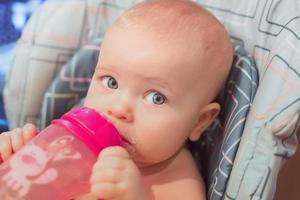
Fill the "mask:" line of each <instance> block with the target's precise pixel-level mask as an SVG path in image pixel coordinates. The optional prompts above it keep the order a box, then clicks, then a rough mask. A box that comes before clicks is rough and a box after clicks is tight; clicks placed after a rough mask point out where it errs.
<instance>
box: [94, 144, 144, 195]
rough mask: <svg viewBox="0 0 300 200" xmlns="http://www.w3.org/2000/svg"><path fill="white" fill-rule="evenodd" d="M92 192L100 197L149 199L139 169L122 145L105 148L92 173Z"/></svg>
mask: <svg viewBox="0 0 300 200" xmlns="http://www.w3.org/2000/svg"><path fill="white" fill-rule="evenodd" d="M90 182H91V193H92V194H93V195H95V196H97V197H98V198H100V199H105V200H111V199H118V200H121V199H122V200H140V199H143V200H144V199H148V198H147V197H146V192H145V189H144V187H143V183H142V180H141V175H140V172H139V169H138V168H137V166H136V165H135V164H134V162H133V161H132V160H131V159H130V156H129V154H128V152H127V151H126V150H125V149H124V148H122V147H109V148H106V149H104V150H103V151H102V152H101V153H100V154H99V157H98V160H97V162H96V163H95V165H94V167H93V171H92V175H91V180H90Z"/></svg>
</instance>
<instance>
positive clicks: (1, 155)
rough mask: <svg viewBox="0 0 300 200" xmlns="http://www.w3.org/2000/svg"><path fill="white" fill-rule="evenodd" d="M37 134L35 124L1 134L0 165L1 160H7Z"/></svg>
mask: <svg viewBox="0 0 300 200" xmlns="http://www.w3.org/2000/svg"><path fill="white" fill-rule="evenodd" d="M36 134H37V129H36V127H35V126H34V125H33V124H26V125H25V126H24V127H23V128H16V129H14V130H12V131H8V132H3V133H2V134H0V164H1V159H2V160H4V161H5V160H7V159H8V158H9V157H10V156H11V155H12V154H13V153H15V152H17V151H18V150H19V149H20V148H21V147H22V146H23V145H24V144H26V143H27V142H28V141H29V140H30V139H32V138H33V137H34V136H35V135H36Z"/></svg>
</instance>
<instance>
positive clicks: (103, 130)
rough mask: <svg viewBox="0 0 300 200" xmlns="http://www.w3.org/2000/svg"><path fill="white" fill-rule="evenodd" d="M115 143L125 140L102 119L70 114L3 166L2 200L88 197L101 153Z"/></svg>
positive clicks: (0, 167)
mask: <svg viewBox="0 0 300 200" xmlns="http://www.w3.org/2000/svg"><path fill="white" fill-rule="evenodd" d="M116 145H119V146H122V145H123V140H122V138H121V136H120V135H119V133H118V131H117V130H116V128H115V127H114V126H113V125H112V124H111V123H110V122H109V121H107V119H105V118H104V117H103V115H101V114H99V113H97V112H96V111H94V110H92V109H90V108H86V107H81V108H78V109H74V110H71V111H70V112H68V113H66V114H65V115H63V116H62V117H61V118H60V119H56V120H53V121H52V122H51V125H50V126H48V127H47V128H46V129H44V130H42V131H41V132H40V133H39V134H38V135H37V136H36V137H34V138H33V139H32V140H31V141H30V142H28V143H27V144H26V145H25V146H24V147H22V149H20V150H19V151H18V152H17V153H15V154H14V155H13V156H12V157H11V158H9V159H8V160H7V161H6V162H4V163H3V164H2V165H0V199H1V200H10V199H14V200H20V199H22V200H41V199H43V200H68V199H71V198H72V197H74V196H77V195H80V194H84V193H88V192H89V177H90V174H91V170H92V167H93V164H94V163H95V161H96V159H97V155H98V154H99V152H100V151H101V150H102V149H103V148H105V147H108V146H116Z"/></svg>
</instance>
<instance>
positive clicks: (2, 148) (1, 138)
mask: <svg viewBox="0 0 300 200" xmlns="http://www.w3.org/2000/svg"><path fill="white" fill-rule="evenodd" d="M9 133H10V132H4V133H2V134H1V135H0V160H2V159H3V160H7V159H8V158H9V157H10V156H11V155H12V153H13V152H12V145H11V140H10V136H9ZM0 163H1V161H0Z"/></svg>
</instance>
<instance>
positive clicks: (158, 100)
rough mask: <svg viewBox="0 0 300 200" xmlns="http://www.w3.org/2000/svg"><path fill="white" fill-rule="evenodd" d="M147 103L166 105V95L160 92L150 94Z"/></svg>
mask: <svg viewBox="0 0 300 200" xmlns="http://www.w3.org/2000/svg"><path fill="white" fill-rule="evenodd" d="M146 101H147V102H148V103H154V104H156V105H161V104H163V103H165V101H166V97H165V96H164V95H162V94H160V93H159V92H150V93H149V94H148V95H147V96H146Z"/></svg>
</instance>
